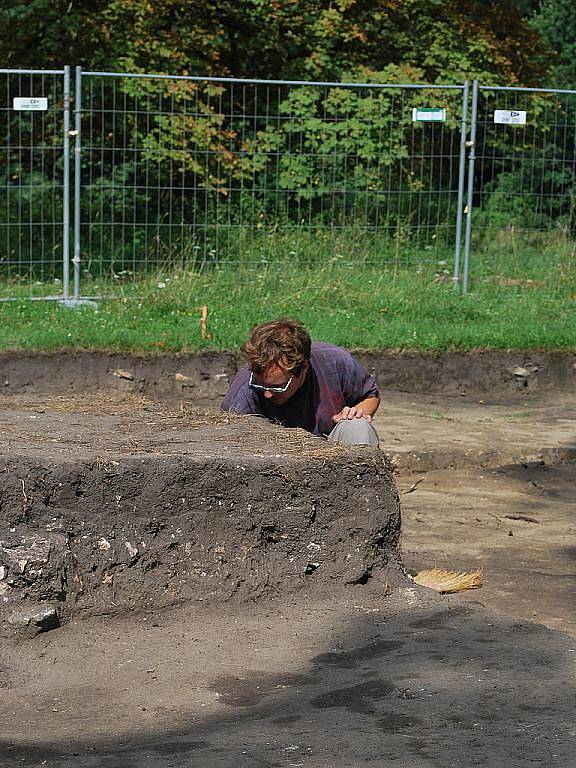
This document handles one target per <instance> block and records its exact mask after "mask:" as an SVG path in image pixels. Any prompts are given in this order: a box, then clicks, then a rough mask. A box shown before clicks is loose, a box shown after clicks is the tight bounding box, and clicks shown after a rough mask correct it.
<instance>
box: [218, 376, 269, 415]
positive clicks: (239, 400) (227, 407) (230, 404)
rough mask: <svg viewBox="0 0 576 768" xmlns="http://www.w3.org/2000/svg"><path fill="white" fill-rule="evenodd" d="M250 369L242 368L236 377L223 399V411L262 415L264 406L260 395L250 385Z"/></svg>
mask: <svg viewBox="0 0 576 768" xmlns="http://www.w3.org/2000/svg"><path fill="white" fill-rule="evenodd" d="M249 379H250V371H249V370H248V368H241V369H240V370H239V371H238V373H237V374H236V376H235V377H234V379H233V381H232V384H230V388H229V389H228V392H226V394H225V396H224V400H222V405H221V406H220V408H221V410H222V411H231V412H234V413H245V414H253V415H256V416H260V415H262V408H261V407H260V401H259V399H258V395H257V394H256V392H255V391H254V390H253V389H250V387H249V386H248V381H249Z"/></svg>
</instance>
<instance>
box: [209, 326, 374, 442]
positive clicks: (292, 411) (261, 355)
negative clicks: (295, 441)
mask: <svg viewBox="0 0 576 768" xmlns="http://www.w3.org/2000/svg"><path fill="white" fill-rule="evenodd" d="M242 352H243V353H244V355H245V356H246V358H247V360H248V364H247V365H246V366H245V367H244V368H242V369H240V370H239V371H238V373H237V374H236V377H235V378H234V381H233V382H232V384H231V385H230V388H229V390H228V392H227V393H226V396H225V397H224V400H223V402H222V410H223V411H233V412H235V413H246V414H256V415H261V416H265V417H266V418H268V419H270V421H275V422H278V423H280V424H282V425H283V426H285V427H301V428H302V429H306V430H308V432H311V433H312V434H314V435H321V436H326V437H328V439H329V440H334V441H335V442H338V443H343V444H344V445H371V446H377V445H378V435H377V434H376V431H375V430H374V428H373V426H372V424H371V422H372V416H373V415H374V413H375V412H376V410H377V408H378V406H379V405H380V397H379V394H378V387H377V386H376V382H375V380H374V378H373V377H372V376H371V375H370V374H369V373H368V371H367V370H366V369H365V368H364V367H363V366H362V365H360V363H359V362H358V361H357V360H355V359H354V358H353V357H352V355H351V354H350V353H349V352H347V351H346V350H344V349H341V348H340V347H336V346H335V345H334V344H323V343H320V342H311V340H310V336H309V334H308V332H307V331H306V329H305V328H304V326H303V325H302V323H300V322H298V321H293V320H285V319H280V320H273V321H272V322H269V323H263V324H262V325H257V326H256V327H255V328H253V330H252V333H251V335H250V338H249V339H248V341H247V342H246V343H245V344H244V346H243V347H242Z"/></svg>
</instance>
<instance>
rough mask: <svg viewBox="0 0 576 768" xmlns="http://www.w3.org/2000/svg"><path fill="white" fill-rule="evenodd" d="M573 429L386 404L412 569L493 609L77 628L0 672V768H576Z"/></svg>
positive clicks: (400, 600)
mask: <svg viewBox="0 0 576 768" xmlns="http://www.w3.org/2000/svg"><path fill="white" fill-rule="evenodd" d="M4 403H5V404H6V403H7V401H6V400H5V401H4ZM19 405H20V407H24V406H25V403H23V402H22V401H21V402H20V404H19ZM28 407H29V408H30V409H31V411H30V412H31V415H34V409H35V408H39V401H38V399H36V398H34V399H32V400H31V401H30V402H29V404H28ZM575 419H576V404H575V400H574V396H569V395H566V394H561V393H560V394H556V395H554V394H551V393H548V394H547V395H546V396H545V397H544V396H540V397H538V396H536V395H534V396H531V397H530V398H529V399H527V398H520V397H518V398H510V399H508V400H507V401H503V400H498V401H494V402H489V401H487V400H486V401H485V402H479V401H478V399H474V400H471V399H469V398H465V397H459V396H457V395H456V396H451V397H444V398H443V397H441V396H438V395H436V396H433V397H432V396H431V397H425V396H418V397H417V398H414V396H410V395H400V394H396V395H389V396H388V397H387V399H386V401H385V403H384V404H383V407H382V410H381V412H380V414H379V416H378V419H377V427H378V430H379V432H380V435H381V438H382V447H383V449H384V450H386V451H387V452H389V453H390V454H391V455H392V456H394V457H395V459H396V461H397V463H398V466H399V471H398V474H397V483H398V486H399V489H400V491H401V500H402V508H403V534H402V546H403V553H404V561H405V565H406V567H407V569H408V570H409V571H414V570H418V569H420V568H423V567H431V566H433V565H439V566H448V567H451V568H463V569H476V568H482V570H483V575H484V586H483V587H482V588H481V589H479V590H474V591H470V592H467V593H462V594H460V595H454V596H437V595H436V594H435V593H430V592H428V591H424V590H415V589H414V588H413V587H412V586H411V585H410V583H409V582H407V583H406V584H405V585H404V586H401V587H394V588H393V589H392V591H391V594H386V592H387V590H385V589H384V588H383V586H382V585H381V584H379V585H376V584H372V585H371V584H370V583H369V584H368V585H367V586H366V587H362V586H354V587H351V588H350V589H349V590H348V591H346V592H344V593H342V594H338V595H334V597H333V599H329V598H328V599H327V598H323V599H322V600H321V601H319V600H316V601H314V600H310V601H306V600H303V599H297V598H290V599H285V600H282V601H271V602H266V603H263V602H260V603H255V604H248V605H246V604H243V605H240V604H239V605H228V606H227V607H226V608H225V610H223V611H215V609H214V608H210V609H204V610H200V609H198V608H194V609H193V608H191V607H184V608H180V609H172V610H165V611H162V612H159V613H155V614H149V615H142V614H141V615H129V616H126V617H124V618H122V619H112V618H100V619H94V618H92V619H89V620H84V621H75V622H73V623H71V624H69V625H67V626H65V627H63V628H61V629H59V630H56V631H52V632H49V633H45V634H42V635H39V636H38V637H36V638H34V639H33V640H30V641H27V642H26V643H24V644H23V645H20V646H19V647H18V648H12V647H10V648H8V647H6V648H4V649H3V650H2V651H1V652H0V733H1V736H0V766H2V768H14V767H15V766H21V765H26V766H34V768H37V767H39V766H43V765H46V766H52V767H53V768H76V766H78V767H82V768H83V767H84V766H86V768H136V767H138V768H140V767H141V766H153V767H154V768H156V766H158V768H166V767H168V766H169V767H170V768H179V767H180V766H182V767H184V766H208V768H212V766H214V768H219V767H220V766H226V767H227V766H246V767H249V768H252V767H254V768H256V767H260V766H270V767H272V766H290V767H291V768H304V767H306V768H345V767H350V768H356V766H364V765H374V766H376V765H377V766H386V765H388V764H393V765H398V766H401V767H402V768H404V767H406V768H421V767H422V768H424V767H425V768H428V766H430V767H432V766H442V767H444V766H446V767H448V766H462V767H463V768H467V767H468V766H525V765H537V766H555V765H559V766H566V768H568V767H570V768H571V767H572V766H574V755H573V751H574V743H575V737H576V726H575V725H574V700H575V693H576V688H575V683H576V680H575V671H576V666H575V663H576V623H575V619H574V615H575V612H574V607H575V606H574V602H575V598H574V593H575V591H574V559H575V556H576V548H575V547H574V543H573V542H574V531H575V528H576V522H575V519H576V518H575V517H574V511H575V502H576V495H575V492H574V479H575V476H576V464H575V463H574V462H573V459H574V451H575V447H576V437H575V435H576V429H575V426H576V424H575Z"/></svg>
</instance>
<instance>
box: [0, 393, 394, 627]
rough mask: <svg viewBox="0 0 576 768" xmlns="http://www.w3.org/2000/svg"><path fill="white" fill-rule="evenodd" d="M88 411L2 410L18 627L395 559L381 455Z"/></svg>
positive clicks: (183, 417)
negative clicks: (84, 613)
mask: <svg viewBox="0 0 576 768" xmlns="http://www.w3.org/2000/svg"><path fill="white" fill-rule="evenodd" d="M90 402H91V408H86V407H85V406H86V404H85V403H84V404H83V401H82V399H79V400H78V401H77V403H78V407H80V406H82V407H83V410H84V411H89V412H88V413H86V412H78V409H77V408H75V407H74V403H75V401H70V402H67V403H65V402H63V401H61V400H59V399H56V400H46V401H45V402H44V404H43V405H42V407H39V408H37V410H36V411H35V412H34V413H31V412H30V411H27V410H10V409H6V407H5V409H4V410H2V411H0V427H1V428H2V432H3V434H4V435H5V443H4V447H3V450H2V455H1V460H0V471H1V473H2V480H1V482H0V528H1V529H2V530H3V531H5V532H6V533H5V535H4V536H3V538H2V540H1V541H0V569H1V570H0V576H1V579H0V590H2V599H3V601H4V602H3V609H2V610H3V617H4V627H5V629H18V630H20V631H23V632H29V633H34V632H37V631H39V630H42V629H46V628H50V627H51V626H54V625H55V624H56V623H58V622H59V621H62V620H66V619H67V618H69V617H70V616H71V615H73V614H75V613H78V612H79V611H91V612H105V613H106V612H114V611H121V610H127V609H130V610H132V609H143V608H145V609H149V608H155V607H159V606H162V605H166V604H170V603H174V602H177V601H180V600H194V601H205V600H206V601H209V600H218V601H222V600H229V599H231V598H233V597H236V598H241V599H247V598H250V599H251V598H257V597H262V596H266V595H275V594H282V593H288V592H292V591H294V590H300V589H307V590H315V591H318V590H326V589H330V590H332V589H334V588H335V586H337V585H341V586H344V585H349V584H356V583H363V582H365V581H367V580H368V579H369V578H370V577H371V576H373V575H374V574H376V573H377V572H378V571H379V570H382V569H385V570H386V569H387V567H388V566H389V564H390V560H392V563H393V564H394V566H396V545H397V542H398V536H399V527H400V517H399V502H398V494H397V492H396V489H395V486H394V482H393V479H392V473H391V466H390V464H389V463H388V461H387V460H386V458H385V457H384V456H383V454H381V453H380V452H379V451H377V450H372V449H367V448H366V449H364V448H358V449H356V450H350V449H346V448H343V447H340V446H336V445H333V444H330V443H327V442H326V441H324V440H321V439H320V438H315V437H312V436H311V435H309V434H308V433H306V432H303V431H301V430H286V429H281V428H279V427H276V426H274V425H272V424H269V423H268V422H267V421H264V420H261V419H258V418H255V417H240V416H230V415H228V414H222V415H214V414H210V413H203V412H201V411H192V412H185V411H183V412H169V411H167V410H166V409H163V408H161V407H158V406H154V405H149V406H147V407H146V406H145V407H142V404H141V403H140V404H139V405H140V407H139V408H137V407H136V406H137V405H138V404H137V403H133V406H134V407H133V408H132V409H131V408H130V399H129V398H128V399H126V398H124V399H122V400H121V402H120V403H119V404H118V414H119V415H114V411H115V409H116V405H115V404H114V401H113V400H111V399H109V398H102V399H101V400H100V401H99V402H98V401H97V400H96V399H94V398H93V399H92V400H91V401H90ZM16 404H17V403H14V405H16ZM4 405H5V406H6V405H7V401H6V400H5V401H4ZM392 570H394V569H392ZM385 579H386V574H385V573H384V575H383V580H385Z"/></svg>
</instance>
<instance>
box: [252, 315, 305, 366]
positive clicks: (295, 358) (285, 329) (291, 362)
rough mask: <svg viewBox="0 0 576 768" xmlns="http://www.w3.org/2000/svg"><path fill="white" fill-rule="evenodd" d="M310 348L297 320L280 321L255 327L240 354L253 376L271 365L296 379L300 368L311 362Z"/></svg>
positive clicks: (303, 330) (302, 327) (280, 319)
mask: <svg viewBox="0 0 576 768" xmlns="http://www.w3.org/2000/svg"><path fill="white" fill-rule="evenodd" d="M311 345H312V342H311V340H310V335H309V334H308V331H307V330H306V329H305V328H304V326H303V325H302V323H301V322H300V321H299V320H288V319H286V318H283V317H281V318H279V319H278V320H272V321H271V322H269V323H261V324H260V325H256V326H254V328H252V332H251V334H250V338H249V339H248V341H247V342H246V343H245V344H244V345H243V347H242V352H243V353H244V355H245V356H246V358H247V359H248V362H249V364H250V368H251V369H252V370H253V371H254V372H255V373H262V372H263V371H264V370H265V369H266V368H267V367H268V366H269V365H270V364H272V363H274V364H275V365H280V366H281V367H282V368H284V369H285V370H287V371H294V373H295V374H296V375H298V374H299V372H300V369H301V367H302V364H303V363H304V362H305V361H306V360H309V359H310V349H311Z"/></svg>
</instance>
